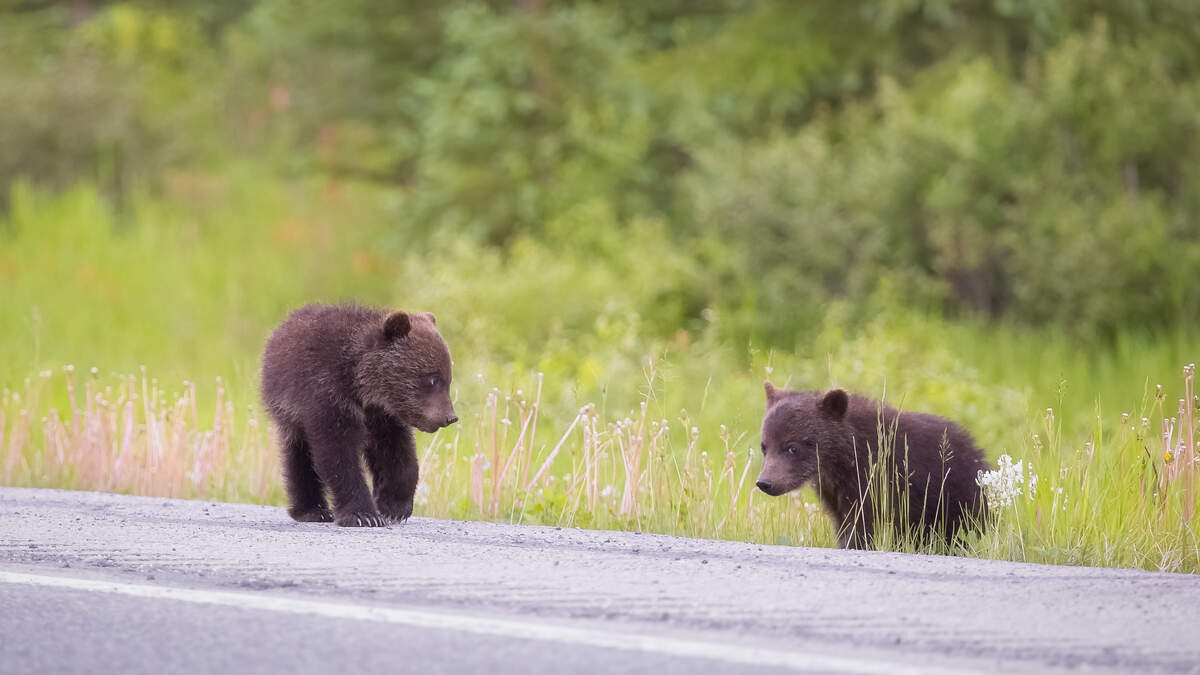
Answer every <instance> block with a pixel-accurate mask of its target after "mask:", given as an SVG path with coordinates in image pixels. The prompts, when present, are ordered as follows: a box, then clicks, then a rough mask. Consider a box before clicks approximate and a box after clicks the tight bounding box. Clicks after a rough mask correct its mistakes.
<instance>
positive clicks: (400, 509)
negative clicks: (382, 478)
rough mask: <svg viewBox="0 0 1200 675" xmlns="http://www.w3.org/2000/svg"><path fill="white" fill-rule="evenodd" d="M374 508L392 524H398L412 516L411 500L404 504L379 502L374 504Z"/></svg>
mask: <svg viewBox="0 0 1200 675" xmlns="http://www.w3.org/2000/svg"><path fill="white" fill-rule="evenodd" d="M375 506H376V507H377V508H378V509H379V513H380V514H381V515H382V516H383V517H384V518H387V519H388V521H390V522H393V523H400V522H403V521H405V520H408V517H409V516H411V515H412V512H413V503H412V500H411V499H410V500H408V501H404V502H389V501H384V500H381V501H379V502H376V504H375Z"/></svg>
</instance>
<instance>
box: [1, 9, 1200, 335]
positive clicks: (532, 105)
mask: <svg viewBox="0 0 1200 675" xmlns="http://www.w3.org/2000/svg"><path fill="white" fill-rule="evenodd" d="M0 24H2V25H3V26H4V28H3V30H0V101H3V102H4V105H2V106H0V146H2V147H4V149H5V152H4V153H3V154H0V187H2V188H3V189H0V205H2V206H3V207H4V208H5V209H6V210H8V211H10V212H12V211H13V210H15V209H19V208H22V206H21V204H20V203H17V202H19V201H20V200H22V199H25V200H26V203H27V202H28V197H22V196H21V195H30V194H34V192H31V190H33V191H36V190H37V189H42V188H49V189H53V190H59V191H69V190H72V189H75V188H74V187H73V186H77V185H80V184H84V185H95V186H97V187H98V189H99V190H100V192H101V193H102V194H101V195H98V196H97V198H101V199H104V200H106V201H109V202H112V203H113V204H114V207H113V208H114V209H115V212H114V213H113V214H112V216H111V217H110V218H109V219H108V220H107V221H106V222H107V223H108V225H106V227H111V228H113V229H115V230H120V229H121V228H122V227H126V228H134V225H131V224H130V223H133V222H135V221H137V217H135V216H133V215H131V214H132V211H131V210H136V209H137V208H145V204H148V203H150V196H152V195H159V196H163V195H165V196H166V197H167V198H168V201H169V200H170V198H171V197H170V191H171V190H172V189H175V188H178V187H179V186H178V185H174V186H172V185H171V184H170V183H171V182H172V181H176V183H178V180H179V177H180V176H189V177H190V178H189V180H191V181H192V183H194V184H196V185H200V184H204V183H205V182H206V181H207V182H208V183H210V184H221V185H227V184H228V182H229V180H230V179H234V180H236V179H237V178H238V177H239V176H240V175H241V174H240V173H239V171H242V170H244V167H246V166H247V165H251V164H252V165H255V166H257V167H259V168H258V169H255V170H254V171H252V172H251V173H252V174H253V176H254V179H253V180H254V181H256V182H262V181H267V182H270V180H271V179H269V178H263V176H266V175H271V176H275V177H276V179H275V180H277V181H279V183H278V186H266V187H264V188H263V192H264V193H266V194H275V193H278V192H280V191H281V190H283V191H286V189H287V188H286V185H288V184H289V183H288V181H295V180H300V181H305V180H315V181H321V180H334V181H343V182H346V181H348V182H352V183H353V184H356V185H362V184H370V185H373V186H375V187H377V188H378V190H377V191H376V192H375V193H373V194H374V195H376V196H373V197H371V198H369V199H370V200H374V201H372V203H371V204H370V205H364V204H359V205H356V208H361V209H364V210H365V212H370V213H371V214H372V216H371V217H372V218H378V219H379V222H381V223H384V224H386V225H388V226H387V227H379V228H375V227H370V228H359V230H358V231H357V232H353V233H351V232H348V231H346V236H347V237H348V238H349V239H350V240H353V241H355V242H356V245H357V246H360V247H361V248H362V250H363V251H366V254H368V255H381V254H390V253H395V252H397V251H408V252H424V253H425V254H427V256H432V255H434V254H437V255H450V256H460V257H463V258H470V259H472V260H476V261H478V262H479V264H478V267H477V268H476V269H477V270H481V272H480V273H481V274H502V273H503V270H504V269H506V268H505V267H504V266H505V265H509V264H514V263H513V261H516V263H515V264H518V265H525V264H527V266H528V269H530V270H536V273H534V274H532V275H531V276H529V277H528V278H526V279H523V280H503V281H500V282H498V283H499V285H501V286H503V285H511V284H529V285H530V286H529V289H530V290H529V291H528V292H529V293H536V292H538V291H537V288H538V287H537V284H554V283H555V278H554V276H553V274H554V269H555V263H562V264H567V263H570V264H582V265H585V266H587V265H590V264H596V265H600V264H603V263H604V261H606V260H612V257H611V256H609V257H607V258H606V254H605V251H609V250H611V249H612V248H613V247H628V246H638V247H648V248H650V249H651V250H652V255H649V256H646V258H647V260H648V261H650V262H649V265H650V267H649V268H643V267H640V266H638V267H636V268H633V269H627V268H622V267H621V266H620V265H619V264H615V267H613V271H612V272H611V273H612V274H613V275H614V278H616V279H618V280H620V281H621V282H623V283H625V284H629V285H632V284H639V285H640V286H639V287H638V288H635V289H633V290H631V291H629V294H628V297H630V298H635V297H636V300H630V305H631V307H633V310H632V311H636V312H637V313H638V314H639V315H641V316H642V317H644V318H645V319H646V321H647V323H646V324H645V325H644V326H643V329H645V330H649V331H651V332H652V333H654V334H655V335H659V336H662V337H668V338H669V337H670V336H671V335H673V334H674V333H675V332H676V331H678V330H695V329H701V328H706V327H707V326H709V325H710V324H713V323H714V321H715V322H716V325H717V330H718V331H719V332H720V334H721V336H722V337H724V338H726V339H730V340H733V341H735V342H736V343H740V344H744V343H745V342H746V341H750V342H754V343H765V344H770V345H777V346H781V347H784V348H790V347H793V346H796V345H797V344H798V343H800V342H801V341H802V340H804V339H805V338H806V337H812V336H813V335H815V333H816V331H817V330H818V326H819V323H820V321H821V320H822V317H824V316H825V315H826V305H827V304H828V303H829V302H830V300H831V299H834V298H844V299H847V300H849V301H850V305H851V306H852V307H853V308H855V310H856V311H851V312H849V314H848V315H847V320H855V318H857V319H859V320H862V319H864V318H866V314H867V313H869V310H870V305H869V303H868V302H867V300H868V298H871V297H874V296H875V294H876V292H877V291H878V290H879V289H880V288H881V287H886V288H889V289H892V291H893V292H892V293H891V295H890V296H889V297H892V298H894V299H895V301H897V302H900V303H904V304H907V305H911V306H917V307H922V308H931V307H932V308H937V309H939V310H945V311H947V312H949V313H951V314H965V313H976V314H981V315H984V316H989V317H1000V316H1007V317H1013V318H1015V319H1016V320H1018V321H1021V322H1027V323H1030V324H1038V325H1047V326H1053V327H1057V329H1058V330H1065V331H1067V332H1068V333H1070V334H1072V335H1074V336H1076V337H1081V338H1096V337H1099V338H1102V339H1108V340H1110V341H1111V340H1112V339H1115V338H1116V336H1117V335H1118V333H1120V332H1121V330H1124V329H1127V328H1128V327H1130V326H1134V327H1138V328H1142V327H1144V328H1147V329H1163V328H1168V327H1171V326H1177V325H1181V324H1188V323H1191V322H1194V320H1195V317H1196V316H1197V310H1200V292H1198V291H1197V285H1196V284H1195V283H1193V282H1192V281H1191V277H1192V276H1193V275H1194V270H1195V269H1196V268H1197V265H1198V264H1200V224H1198V223H1197V221H1196V214H1197V213H1200V190H1198V187H1197V186H1200V113H1198V112H1197V111H1200V50H1197V49H1196V48H1195V45H1196V44H1200V5H1197V4H1196V3H1193V2H1190V1H1187V0H1113V1H1107V2H1101V1H1100V0H1089V1H1085V2H1069V1H1068V0H886V1H884V2H878V3H868V4H863V3H841V2H835V1H834V0H816V1H813V2H804V3H797V2H788V1H785V0H703V1H697V2H688V1H684V0H672V1H669V2H660V3H641V2H633V1H632V0H615V1H608V2H599V1H598V0H557V1H556V0H504V1H502V0H491V1H483V0H454V1H450V2H442V3H426V2H418V1H416V0H394V1H391V2H372V1H368V0H348V1H347V2H339V3H328V2H319V1H317V0H286V1H285V0H255V1H252V2H233V1H231V0H209V1H206V2H190V3H175V2H167V1H166V0H144V1H131V2H107V1H101V0H71V1H70V2H55V1H51V0H8V1H7V2H3V3H0ZM238 167H242V168H240V169H239V168H238ZM85 190H86V188H85ZM380 194H383V195H387V196H386V197H384V198H380V197H378V195H380ZM274 198H276V197H271V198H270V199H274ZM278 199H282V200H284V201H286V200H287V197H286V196H283V197H278ZM364 199H368V198H365V197H364ZM253 201H254V200H249V201H247V202H245V203H241V204H242V206H243V207H244V208H246V209H248V211H249V212H258V211H261V210H263V209H268V210H271V209H275V210H278V209H282V208H285V207H284V206H281V205H278V204H276V205H270V204H267V205H264V204H259V203H253ZM139 204H141V205H142V206H141V207H139V206H138V205H139ZM288 208H292V209H296V208H297V205H292V206H291V207H288ZM22 218H23V216H20V215H19V214H18V215H16V216H14V217H12V218H9V225H8V226H7V227H8V229H10V230H11V229H12V223H15V222H20V221H21V220H22ZM330 218H331V222H336V220H337V218H338V216H337V214H331V215H330ZM347 222H351V221H349V220H348V221H347ZM153 227H154V225H152V224H145V223H143V224H139V225H137V226H136V228H135V229H139V230H144V229H153ZM331 227H334V226H333V225H331ZM0 236H4V235H2V234H0ZM8 236H10V237H11V236H12V235H11V234H10V235H8ZM137 236H160V235H154V234H139V235H137ZM161 236H170V235H161ZM447 251H449V253H447ZM418 259H419V260H427V257H420V256H418ZM640 262H641V261H640V260H639V264H640ZM425 264H429V265H435V264H436V263H435V262H426V263H425ZM659 266H661V269H659ZM280 273H281V274H287V271H286V270H280ZM410 274H411V273H410ZM293 277H294V273H293ZM293 281H294V282H297V283H302V284H303V283H305V282H302V281H298V280H296V279H294V278H293ZM413 283H420V281H419V280H415V281H413ZM462 283H465V282H462ZM604 283H607V282H601V281H600V280H598V278H597V280H596V281H595V284H594V285H591V286H587V287H586V288H585V289H583V290H584V291H585V292H590V293H594V294H598V295H603V294H605V293H608V294H611V295H612V296H613V298H614V300H613V302H615V303H617V304H620V303H621V302H623V301H622V300H621V299H620V298H622V297H624V294H623V293H622V292H617V291H613V290H612V289H611V288H610V287H608V286H605V285H604ZM447 286H448V288H447V289H446V290H445V292H447V293H452V292H455V291H454V290H453V289H454V287H455V284H454V282H453V280H452V279H448V280H447ZM548 295H549V294H548ZM555 302H556V300H554V299H552V298H550V297H548V298H547V304H546V305H545V307H547V308H552V309H553V310H554V311H555V312H558V313H559V315H560V317H561V320H562V321H564V322H566V323H568V324H569V323H571V322H573V321H576V319H574V318H571V317H573V316H578V314H579V313H583V312H586V311H588V309H585V308H591V307H592V305H590V304H580V305H575V304H572V303H571V302H569V301H567V300H562V303H561V304H562V306H558V305H556V304H555ZM856 314H857V315H858V316H857V317H856V316H855V315H856ZM526 318H527V319H528V320H529V321H534V322H536V321H538V319H536V318H534V317H526ZM716 318H719V321H718V320H716Z"/></svg>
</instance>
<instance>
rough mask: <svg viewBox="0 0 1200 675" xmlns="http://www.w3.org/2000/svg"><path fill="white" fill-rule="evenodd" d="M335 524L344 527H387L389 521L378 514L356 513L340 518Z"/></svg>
mask: <svg viewBox="0 0 1200 675" xmlns="http://www.w3.org/2000/svg"><path fill="white" fill-rule="evenodd" d="M334 522H335V523H337V524H338V525H341V526H342V527H387V519H385V518H384V517H383V516H381V515H379V514H377V513H365V512H362V511H355V512H354V513H347V514H346V515H344V516H338V517H337V519H336V520H334Z"/></svg>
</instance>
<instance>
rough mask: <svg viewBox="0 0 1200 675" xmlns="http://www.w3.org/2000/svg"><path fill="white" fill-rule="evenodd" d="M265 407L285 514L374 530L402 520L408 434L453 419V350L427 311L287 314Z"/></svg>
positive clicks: (410, 446)
mask: <svg viewBox="0 0 1200 675" xmlns="http://www.w3.org/2000/svg"><path fill="white" fill-rule="evenodd" d="M262 400H263V405H264V406H265V407H266V409H267V413H268V414H269V415H270V416H271V419H272V420H274V422H275V425H276V428H277V430H278V433H279V446H280V448H279V449H280V454H281V455H282V458H283V472H284V479H285V481H286V484H287V492H288V500H289V503H290V507H289V508H288V513H289V514H290V515H291V516H292V518H294V519H296V520H298V521H302V522H329V521H333V522H335V523H337V524H338V525H346V526H359V527H362V526H369V527H381V526H384V525H386V524H387V523H388V522H396V521H402V520H405V519H407V518H408V517H409V516H410V515H412V510H413V494H414V493H415V492H416V489H417V476H418V472H417V452H416V446H415V444H414V441H413V431H412V430H413V427H416V428H417V429H420V430H421V431H424V432H426V433H432V432H434V431H437V430H438V429H440V428H442V427H445V426H449V425H451V424H454V423H455V422H457V421H458V417H457V416H456V415H455V414H454V405H453V403H452V402H451V401H450V350H449V349H448V348H447V347H446V342H445V341H444V340H443V339H442V336H441V334H440V333H438V330H437V326H436V321H435V319H434V317H433V315H432V314H429V313H424V314H408V313H405V312H388V311H384V310H381V309H372V308H368V307H355V306H348V307H334V306H327V305H309V306H307V307H303V308H301V309H298V310H296V311H294V312H292V313H291V315H289V316H288V317H287V319H285V320H284V322H283V323H282V324H280V326H279V327H278V328H276V329H275V332H274V333H273V334H272V335H271V337H270V339H269V340H268V341H267V346H266V350H265V352H264V353H263V364H262ZM363 459H365V460H366V465H367V469H368V470H369V471H370V473H371V480H372V483H373V487H374V496H373V497H372V492H371V491H368V489H367V484H366V480H365V479H364V477H363V471H362V461H363ZM326 489H328V491H329V493H330V494H331V495H332V496H333V510H332V511H331V510H330V509H329V506H328V505H327V503H326V501H325V490H326Z"/></svg>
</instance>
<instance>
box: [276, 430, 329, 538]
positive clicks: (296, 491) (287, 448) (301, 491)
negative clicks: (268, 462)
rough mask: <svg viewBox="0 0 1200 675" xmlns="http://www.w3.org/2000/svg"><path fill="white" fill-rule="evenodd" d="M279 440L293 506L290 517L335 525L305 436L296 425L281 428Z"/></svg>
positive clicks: (290, 508) (290, 509)
mask: <svg viewBox="0 0 1200 675" xmlns="http://www.w3.org/2000/svg"><path fill="white" fill-rule="evenodd" d="M279 436H280V443H281V445H282V447H283V475H284V479H285V481H286V484H287V493H288V502H289V504H290V506H289V507H288V515H290V516H291V517H292V519H293V520H296V521H298V522H301V523H330V522H333V511H331V510H329V506H328V505H327V504H326V502H325V488H324V486H323V485H322V484H321V479H320V477H318V476H317V471H316V469H314V468H313V461H312V454H311V452H310V451H309V449H308V443H307V442H306V441H305V440H304V432H303V431H301V429H300V427H298V426H295V425H280V426H279Z"/></svg>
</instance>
